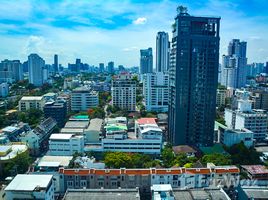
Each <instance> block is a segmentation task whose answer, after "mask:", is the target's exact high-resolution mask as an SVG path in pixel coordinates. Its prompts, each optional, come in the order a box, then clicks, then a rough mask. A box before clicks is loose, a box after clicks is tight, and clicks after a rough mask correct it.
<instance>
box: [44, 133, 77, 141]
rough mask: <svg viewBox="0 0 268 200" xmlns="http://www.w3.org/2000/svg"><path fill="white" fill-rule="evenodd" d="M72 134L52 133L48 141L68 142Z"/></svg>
mask: <svg viewBox="0 0 268 200" xmlns="http://www.w3.org/2000/svg"><path fill="white" fill-rule="evenodd" d="M72 136H73V134H64V133H54V134H52V135H51V136H50V138H49V139H50V140H70V139H71V138H72Z"/></svg>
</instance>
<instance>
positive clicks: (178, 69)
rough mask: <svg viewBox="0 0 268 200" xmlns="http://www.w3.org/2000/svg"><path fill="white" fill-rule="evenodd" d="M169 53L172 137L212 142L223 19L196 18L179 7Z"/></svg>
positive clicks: (180, 140) (173, 140)
mask: <svg viewBox="0 0 268 200" xmlns="http://www.w3.org/2000/svg"><path fill="white" fill-rule="evenodd" d="M178 11H179V13H178V15H177V16H176V18H175V23H174V25H173V38H172V46H171V54H170V98H169V140H170V141H171V143H172V144H173V145H183V144H188V145H196V146H210V145H212V144H213V132H214V120H215V108H216V89H217V80H218V67H219V42H220V37H219V30H220V18H218V17H194V16H190V15H189V14H188V13H187V9H186V8H184V7H179V8H178Z"/></svg>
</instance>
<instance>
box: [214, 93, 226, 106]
mask: <svg viewBox="0 0 268 200" xmlns="http://www.w3.org/2000/svg"><path fill="white" fill-rule="evenodd" d="M226 97H227V95H226V90H225V89H217V96H216V105H217V107H220V106H223V105H225V99H226Z"/></svg>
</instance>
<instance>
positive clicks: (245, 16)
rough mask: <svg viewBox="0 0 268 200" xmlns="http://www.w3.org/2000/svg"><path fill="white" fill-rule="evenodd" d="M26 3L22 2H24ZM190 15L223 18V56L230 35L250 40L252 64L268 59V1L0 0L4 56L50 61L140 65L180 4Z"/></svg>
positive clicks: (0, 55) (1, 53)
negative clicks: (142, 53)
mask: <svg viewBox="0 0 268 200" xmlns="http://www.w3.org/2000/svg"><path fill="white" fill-rule="evenodd" d="M20 2H21V1H20ZM180 4H182V5H184V6H187V7H188V12H189V14H191V15H194V16H196V15H201V16H206V15H213V16H220V17H221V34H220V36H221V45H220V47H221V48H220V56H221V55H222V54H226V53H227V46H228V43H229V41H230V40H231V39H233V38H238V39H241V40H245V41H246V42H247V43H248V53H247V57H248V58H249V61H248V63H250V62H266V61H268V49H267V46H268V38H267V36H266V34H267V31H268V25H267V21H268V14H267V12H266V11H267V9H268V3H267V2H266V0H250V1H246V0H225V1H223V0H209V1H207V0H200V1H198V2H196V1H195V2H192V1H187V0H182V1H179V2H178V1H172V0H162V1H150V0H143V1H141V0H132V1H130V0H122V1H109V0H108V1H82V0H78V1H71V0H66V1H56V2H55V1H52V0H43V1H31V0H23V3H19V4H18V2H17V1H8V0H3V1H1V6H0V41H1V46H0V59H1V60H3V59H20V60H21V61H25V60H27V56H28V55H29V54H30V53H38V54H39V55H40V56H41V57H43V58H44V59H45V60H46V62H47V63H52V62H53V55H54V54H58V55H59V62H60V63H62V64H63V65H64V66H66V65H67V63H68V62H69V63H74V62H75V58H81V59H82V62H86V63H89V64H94V65H98V63H100V62H104V63H105V64H107V62H109V61H114V62H115V64H116V66H117V65H119V64H123V65H124V66H127V67H130V66H138V65H139V58H140V56H139V50H140V49H145V48H148V47H152V48H153V51H154V63H155V43H156V41H155V40H156V34H157V32H158V31H166V32H169V34H170V38H172V37H171V25H172V23H173V21H174V17H175V15H176V8H177V6H178V5H180Z"/></svg>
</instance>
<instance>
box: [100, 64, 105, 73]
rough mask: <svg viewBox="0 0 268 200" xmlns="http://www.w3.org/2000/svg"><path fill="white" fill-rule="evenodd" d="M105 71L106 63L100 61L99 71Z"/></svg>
mask: <svg viewBox="0 0 268 200" xmlns="http://www.w3.org/2000/svg"><path fill="white" fill-rule="evenodd" d="M104 71H105V68H104V63H100V64H99V72H100V73H103V72H104Z"/></svg>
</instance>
